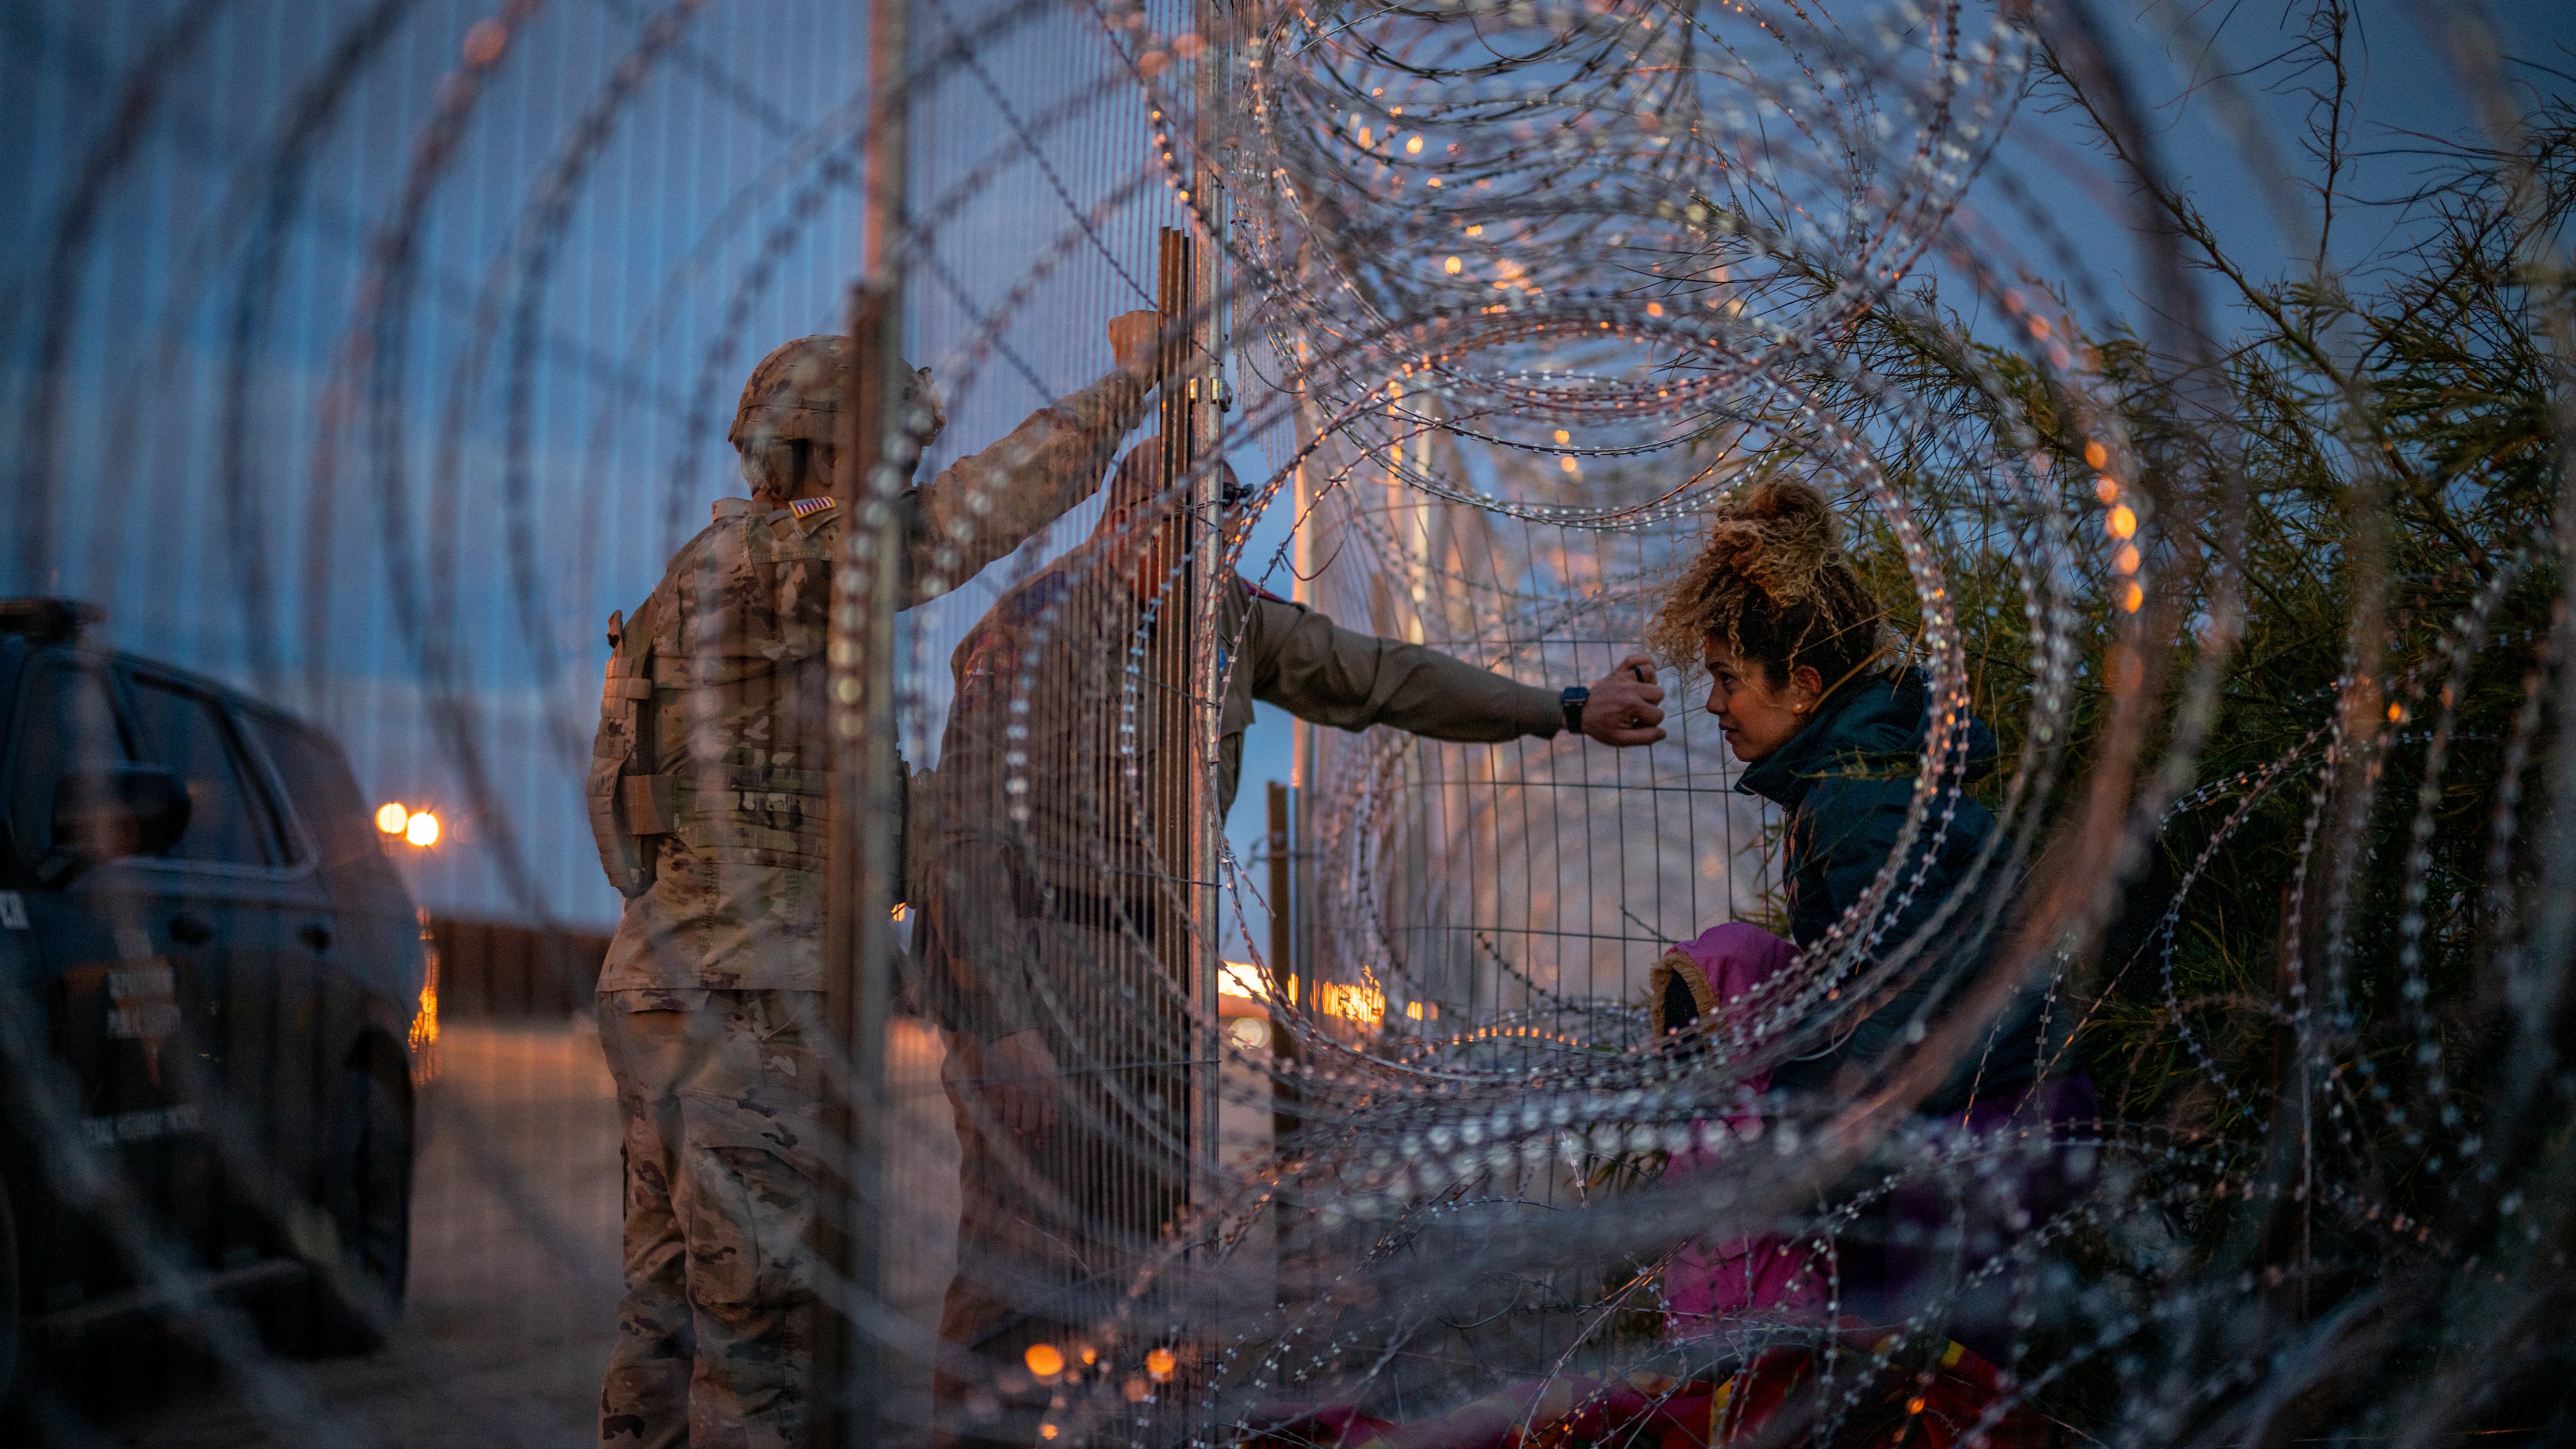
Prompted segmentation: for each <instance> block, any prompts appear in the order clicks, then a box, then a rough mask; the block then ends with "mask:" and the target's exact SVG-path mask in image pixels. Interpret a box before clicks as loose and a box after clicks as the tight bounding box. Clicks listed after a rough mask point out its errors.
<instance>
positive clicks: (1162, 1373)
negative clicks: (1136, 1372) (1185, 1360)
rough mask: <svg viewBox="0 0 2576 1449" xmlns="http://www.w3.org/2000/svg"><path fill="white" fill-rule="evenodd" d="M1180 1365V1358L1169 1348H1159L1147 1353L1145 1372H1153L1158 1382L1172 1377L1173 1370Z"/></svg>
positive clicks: (1155, 1380)
mask: <svg viewBox="0 0 2576 1449" xmlns="http://www.w3.org/2000/svg"><path fill="white" fill-rule="evenodd" d="M1180 1366H1181V1361H1180V1359H1179V1358H1178V1357H1176V1356H1174V1354H1173V1353H1172V1351H1171V1350H1170V1349H1168V1348H1158V1349H1155V1350H1154V1351H1153V1352H1151V1353H1148V1354H1146V1355H1145V1372H1147V1373H1149V1374H1152V1375H1153V1376H1154V1382H1156V1383H1158V1384H1159V1383H1162V1382H1164V1381H1166V1380H1168V1379H1170V1378H1171V1376H1172V1370H1174V1369H1176V1368H1179V1367H1180Z"/></svg>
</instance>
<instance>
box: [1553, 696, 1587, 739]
mask: <svg viewBox="0 0 2576 1449" xmlns="http://www.w3.org/2000/svg"><path fill="white" fill-rule="evenodd" d="M1591 698H1592V691H1591V690H1589V689H1586V688H1584V687H1583V686H1582V685H1580V684H1569V685H1567V686H1566V687H1565V693H1563V694H1560V695H1558V696H1557V697H1556V704H1557V708H1559V709H1562V710H1564V711H1565V727H1566V729H1567V730H1568V731H1570V732H1571V733H1574V734H1578V735H1579V734H1581V733H1583V706H1584V704H1585V702H1586V701H1588V700H1590V699H1591Z"/></svg>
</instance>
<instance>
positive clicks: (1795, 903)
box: [1735, 669, 2040, 1112]
mask: <svg viewBox="0 0 2576 1449" xmlns="http://www.w3.org/2000/svg"><path fill="white" fill-rule="evenodd" d="M1926 686H1927V681H1926V680H1925V678H1924V677H1923V674H1922V673H1921V671H1919V670H1915V669H1905V670H1901V671H1899V672H1898V673H1895V674H1893V675H1890V674H1870V675H1867V676H1865V677H1863V678H1860V679H1856V680H1854V681H1852V682H1851V683H1849V684H1846V685H1844V686H1843V687H1842V688H1840V689H1837V690H1835V691H1834V692H1833V694H1831V695H1830V696H1828V697H1827V698H1826V699H1825V701H1824V703H1823V705H1822V706H1821V708H1820V710H1819V712H1818V713H1817V716H1816V718H1815V719H1814V720H1813V721H1811V722H1810V723H1809V724H1808V725H1807V727H1806V728H1804V729H1802V730H1800V731H1799V732H1798V733H1797V734H1796V735H1794V736H1792V737H1790V739H1789V742H1788V743H1786V744H1784V745H1782V746H1781V747H1780V748H1778V749H1777V750H1774V751H1772V752H1771V753H1770V754H1769V755H1767V756H1765V757H1763V758H1762V759H1761V760H1758V761H1756V762H1755V763H1754V764H1752V765H1751V766H1749V767H1748V768H1747V769H1746V770H1745V772H1744V775H1743V778H1742V779H1740V780H1739V781H1737V782H1736V787H1735V788H1737V789H1738V790H1742V791H1744V792H1746V793H1747V794H1752V795H1759V796H1761V797H1762V798H1763V799H1765V800H1769V801H1771V802H1772V803H1773V804H1776V805H1778V806H1779V807H1780V808H1781V810H1782V811H1783V812H1785V813H1786V815H1787V822H1786V825H1787V829H1786V832H1785V838H1784V841H1783V849H1782V859H1781V875H1782V878H1783V883H1784V885H1785V886H1786V889H1787V896H1788V907H1789V934H1790V936H1791V938H1792V939H1794V940H1795V941H1796V942H1797V943H1798V945H1799V946H1800V948H1802V949H1803V948H1805V947H1809V946H1813V945H1814V944H1815V943H1816V942H1818V941H1820V940H1822V939H1824V936H1825V933H1826V932H1827V931H1828V930H1830V929H1831V928H1832V926H1833V924H1834V922H1836V921H1837V920H1839V919H1841V918H1842V915H1843V912H1844V911H1846V910H1847V909H1849V908H1850V906H1851V905H1852V903H1853V902H1855V901H1857V900H1859V899H1860V898H1861V897H1862V896H1863V895H1864V894H1866V893H1867V892H1868V890H1869V886H1870V882H1871V881H1873V880H1876V879H1877V878H1878V873H1879V871H1880V870H1881V869H1882V868H1884V867H1885V866H1886V864H1887V859H1888V856H1889V855H1890V854H1891V853H1892V852H1893V851H1894V850H1895V849H1896V842H1897V836H1898V834H1899V833H1900V832H1901V831H1902V830H1903V829H1904V826H1905V813H1906V809H1907V807H1908V806H1909V805H1910V804H1911V803H1912V801H1913V797H1914V786H1915V781H1916V779H1917V777H1918V776H1919V774H1920V772H1921V769H1922V762H1923V750H1924V747H1925V745H1926V743H1927V742H1928V739H1929V736H1930V725H1931V721H1930V717H1929V716H1928V715H1927V713H1926V712H1925V707H1926V700H1927V697H1928V690H1927V687H1926ZM1994 766H1995V736H1994V731H1993V730H1990V729H1988V728H1987V727H1986V725H1985V722H1984V721H1982V720H1978V719H1975V718H1974V717H1971V718H1970V719H1969V721H1968V729H1967V762H1966V769H1965V771H1964V772H1963V773H1964V776H1965V778H1964V780H1961V778H1960V776H1959V775H1953V776H1950V777H1949V780H1950V781H1951V782H1953V783H1949V784H1946V785H1945V787H1944V788H1943V790H1942V793H1941V794H1940V795H1938V796H1936V797H1935V798H1934V799H1933V800H1932V802H1931V808H1930V811H1929V813H1928V814H1927V815H1926V817H1925V819H1924V823H1923V829H1922V830H1921V832H1920V833H1918V834H1917V836H1916V838H1915V841H1914V845H1913V849H1912V851H1911V852H1910V855H1911V858H1910V859H1909V860H1908V861H1907V863H1906V869H1905V870H1903V871H1902V872H1900V873H1899V875H1898V877H1897V882H1898V883H1897V889H1898V890H1900V891H1903V890H1904V889H1906V887H1907V885H1908V884H1909V883H1912V882H1913V880H1914V874H1915V871H1916V869H1918V868H1919V867H1921V866H1922V864H1923V862H1924V860H1925V857H1926V855H1927V854H1928V855H1929V857H1930V862H1931V863H1930V869H1929V870H1928V871H1927V872H1926V873H1925V874H1924V875H1923V877H1922V880H1921V881H1920V883H1919V884H1913V885H1912V896H1911V898H1910V899H1908V900H1907V901H1906V902H1905V905H1904V907H1903V908H1902V909H1901V910H1899V911H1898V912H1897V914H1896V919H1895V920H1894V921H1893V922H1892V923H1890V924H1889V925H1888V926H1887V928H1886V929H1885V930H1884V931H1882V932H1880V933H1879V935H1878V937H1877V943H1876V945H1875V947H1874V948H1873V951H1872V954H1873V955H1880V954H1884V953H1886V952H1888V951H1891V950H1893V949H1895V948H1897V947H1899V946H1902V945H1903V944H1904V943H1905V942H1907V941H1909V940H1911V939H1912V938H1913V937H1914V936H1915V934H1916V933H1917V932H1918V931H1920V930H1921V929H1922V927H1923V925H1924V923H1925V922H1926V921H1928V920H1930V919H1931V917H1932V914H1933V913H1934V912H1935V911H1936V910H1938V909H1939V908H1940V906H1941V903H1942V902H1943V901H1945V900H1948V899H1949V898H1950V896H1951V895H1952V893H1953V892H1954V891H1956V890H1957V889H1958V888H1959V887H1960V885H1961V883H1962V882H1964V881H1966V880H1967V878H1968V875H1969V872H1970V871H1971V870H1973V869H1974V867H1975V864H1976V860H1977V857H1978V855H1979V854H1980V853H1981V852H1982V851H1983V850H1984V849H1985V846H1986V842H1987V841H1988V840H1989V839H1991V838H1992V837H1993V835H1994V833H1995V817H1994V812H1993V811H1991V810H1988V809H1987V808H1986V807H1985V806H1984V805H1983V804H1981V803H1979V802H1978V801H1977V799H1976V798H1975V797H1974V796H1972V795H1970V794H1968V793H1967V791H1966V789H1965V788H1964V786H1966V785H1973V784H1975V783H1976V782H1977V781H1979V780H1981V779H1983V778H1985V776H1986V775H1988V774H1990V773H1992V771H1993V770H1994ZM1945 812H1946V813H1947V816H1948V823H1947V827H1946V828H1944V827H1943V824H1942V821H1943V816H1944V814H1945ZM1936 836H1937V839H1936V838H1935V837H1936ZM2001 864H2002V862H2000V861H1998V862H1996V863H1995V865H1994V867H1990V869H1989V873H1988V874H1987V875H1986V876H1985V877H1983V878H1982V879H1981V880H1980V882H1979V884H1978V886H1977V889H1978V890H1980V891H1985V890H2000V889H2004V888H2005V887H2004V886H2003V885H2002V884H2001V883H2000V882H1999V881H1998V880H1997V878H1996V871H1997V870H1998V869H1999V868H2000V866H2001ZM1979 905H1980V902H1978V901H1975V900H1968V899H1962V900H1961V901H1960V902H1959V903H1958V905H1957V907H1956V909H1954V910H1953V911H1952V912H1951V915H1950V918H1949V921H1948V923H1947V924H1945V926H1944V927H1943V929H1942V931H1941V932H1940V933H1939V937H1938V938H1937V939H1936V941H1935V942H1933V943H1930V944H1929V945H1928V946H1927V949H1926V950H1925V951H1924V952H1923V953H1922V954H1921V955H1920V956H1918V957H1917V958H1916V960H1917V962H1918V963H1919V964H1920V966H1921V969H1920V971H1919V974H1915V975H1914V979H1913V980H1912V981H1911V982H1910V983H1909V984H1908V985H1907V986H1906V987H1905V989H1903V990H1902V991H1900V992H1898V993H1897V994H1896V995H1895V996H1893V997H1891V998H1890V999H1888V1000H1886V1001H1884V1002H1882V1003H1880V1004H1879V1005H1878V1006H1877V1008H1876V1009H1875V1010H1873V1011H1871V1012H1869V1014H1868V1015H1867V1016H1866V1017H1864V1018H1862V1019H1860V1020H1859V1021H1858V1022H1857V1023H1855V1022H1853V1021H1851V1020H1850V1019H1848V1018H1846V1019H1844V1020H1843V1021H1841V1022H1838V1023H1837V1024H1836V1027H1835V1030H1834V1033H1833V1038H1832V1040H1833V1044H1832V1045H1831V1046H1830V1047H1829V1048H1826V1049H1824V1050H1822V1051H1821V1052H1819V1053H1818V1054H1816V1055H1812V1056H1808V1057H1803V1058H1800V1059H1798V1060H1795V1061H1790V1062H1786V1063H1783V1064H1782V1065H1781V1067H1780V1068H1779V1069H1778V1070H1777V1071H1775V1072H1774V1073H1773V1074H1772V1081H1773V1083H1774V1084H1775V1085H1778V1086H1782V1087H1788V1088H1792V1089H1795V1090H1805V1091H1813V1090H1819V1089H1822V1088H1823V1087H1825V1086H1826V1085H1827V1084H1828V1083H1830V1082H1831V1081H1832V1080H1833V1077H1834V1074H1835V1072H1837V1071H1838V1070H1840V1069H1841V1067H1842V1066H1843V1064H1844V1063H1846V1062H1859V1063H1862V1064H1864V1065H1866V1064H1869V1063H1873V1062H1875V1061H1877V1060H1878V1059H1879V1058H1880V1057H1881V1056H1882V1055H1884V1054H1885V1053H1886V1052H1887V1051H1888V1050H1889V1049H1890V1048H1891V1047H1893V1046H1894V1045H1896V1043H1897V1042H1898V1040H1899V1039H1900V1038H1901V1036H1902V1035H1903V1034H1904V1033H1905V1031H1906V1029H1907V1028H1908V1027H1909V1026H1910V1025H1911V1024H1912V1023H1913V1021H1914V1019H1915V1018H1916V1017H1917V1016H1923V1017H1925V1018H1926V1025H1927V1027H1928V1026H1929V1025H1932V1024H1933V1023H1934V1022H1935V1021H1936V1020H1937V1018H1938V1015H1939V1013H1940V1011H1941V1010H1942V1009H1943V1007H1944V1006H1946V1005H1947V1004H1948V1000H1949V998H1950V997H1951V996H1952V995H1953V994H1954V991H1955V988H1956V987H1957V986H1959V985H1960V984H1961V983H1963V982H1965V981H1967V980H1969V979H1971V978H1972V977H1973V976H1974V975H1975V974H1976V972H1977V970H1978V969H1979V968H1980V967H1982V966H1983V965H1984V964H1985V962H1986V958H1987V954H1988V951H1989V949H1990V948H1991V946H1992V943H1993V935H1992V932H1991V931H1987V930H1982V929H1980V927H1981V926H1982V923H1983V922H1984V920H1985V917H1986V914H1987V913H1986V912H1985V911H1983V910H1981V909H1979V908H1978V907H1979ZM2025 998H2026V999H2025V1000H2022V1001H2017V1002H2016V1003H2015V1006H2014V1009H2013V1010H2010V1011H2007V1012H2006V1013H2004V1016H2003V1018H2002V1020H2001V1021H1999V1022H1998V1023H1997V1025H1996V1029H1995V1032H1994V1034H1993V1035H1992V1037H1991V1038H1990V1039H1989V1041H1988V1042H1987V1043H1986V1047H1985V1050H1983V1051H1982V1052H1979V1053H1974V1054H1972V1055H1971V1056H1970V1058H1969V1059H1968V1060H1967V1061H1964V1062H1962V1063H1961V1064H1960V1066H1959V1069H1958V1070H1957V1071H1956V1072H1954V1073H1953V1075H1952V1078H1951V1080H1950V1081H1949V1082H1947V1083H1945V1084H1944V1086H1943V1087H1942V1088H1941V1089H1940V1090H1939V1091H1938V1092H1936V1093H1934V1094H1933V1096H1932V1097H1931V1098H1930V1099H1928V1100H1926V1102H1925V1103H1924V1107H1925V1109H1926V1110H1927V1111H1932V1112H1942V1111H1948V1110H1952V1109H1955V1108H1956V1107H1958V1106H1959V1105H1961V1104H1962V1103H1964V1102H1965V1100H1966V1099H1967V1097H1968V1095H1969V1094H1970V1092H1971V1091H1972V1090H1973V1092H1974V1093H1975V1094H1976V1095H1977V1096H1979V1097H1988V1096H1992V1095H1994V1094H1996V1093H1998V1092H2002V1091H2008V1090H2014V1089H2017V1088H2019V1087H2022V1086H2024V1085H2027V1084H2028V1083H2029V1082H2030V1081H2031V1080H2032V1078H2033V1077H2034V1075H2035V1074H2036V1070H2037V1065H2038V1060H2039V1057H2040V1052H2039V1044H2038V1042H2037V1041H2036V1039H2035V1033H2036V1028H2037V1012H2038V1008H2039V1004H2040V1003H2039V997H2038V994H2037V993H2025Z"/></svg>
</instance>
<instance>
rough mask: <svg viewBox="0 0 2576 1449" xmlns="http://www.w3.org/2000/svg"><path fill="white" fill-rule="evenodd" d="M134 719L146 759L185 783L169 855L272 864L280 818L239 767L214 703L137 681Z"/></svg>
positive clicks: (229, 734)
mask: <svg viewBox="0 0 2576 1449" xmlns="http://www.w3.org/2000/svg"><path fill="white" fill-rule="evenodd" d="M134 722H135V724H136V726H137V727H138V729H139V731H140V733H141V735H142V738H141V739H140V740H138V741H137V742H136V743H137V744H138V745H139V746H140V748H141V753H142V755H143V758H144V759H145V760H146V761H147V762H149V763H151V764H155V765H159V766H161V767H162V768H163V769H165V770H168V771H170V772H171V773H172V774H174V775H177V776H178V777H179V779H180V781H181V782H182V783H184V784H185V785H186V786H187V787H188V807H189V808H188V833H187V834H185V835H182V836H180V837H179V843H178V845H177V846H175V847H173V848H172V849H171V851H170V858H171V859H173V860H208V861H222V862H224V863H226V864H230V865H273V864H275V863H276V861H277V859H278V855H279V852H278V848H277V842H278V834H277V825H276V822H275V820H274V819H273V818H271V816H270V815H269V813H268V808H267V802H266V800H265V799H264V798H262V796H261V795H260V793H259V791H258V789H257V787H256V786H255V785H254V784H253V783H252V780H251V777H250V774H249V772H248V771H247V770H245V769H244V768H243V765H242V760H241V756H240V754H239V752H238V751H237V750H236V749H235V748H234V746H233V742H232V730H231V729H230V728H228V727H227V726H226V725H225V723H224V718H223V715H222V713H221V711H220V710H218V709H217V708H216V706H215V702H214V701H213V700H211V699H209V698H207V697H206V696H204V695H202V694H198V693H196V692H195V691H193V690H185V689H178V688H174V687H172V686H170V685H167V684H163V683H160V682H159V681H157V680H151V679H139V678H138V679H136V680H135V681H134Z"/></svg>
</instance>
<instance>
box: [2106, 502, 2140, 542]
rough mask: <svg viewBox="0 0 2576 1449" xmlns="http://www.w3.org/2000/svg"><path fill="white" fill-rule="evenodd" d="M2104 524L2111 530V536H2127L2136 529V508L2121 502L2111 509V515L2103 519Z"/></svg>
mask: <svg viewBox="0 0 2576 1449" xmlns="http://www.w3.org/2000/svg"><path fill="white" fill-rule="evenodd" d="M2104 526H2105V527H2107V528H2109V529H2110V530H2111V536H2112V537H2113V538H2127V537H2129V536H2130V535H2131V534H2134V533H2136V532H2137V531H2138V514H2137V510H2135V509H2133V508H2131V507H2130V506H2129V505H2127V504H2125V503H2123V504H2121V505H2120V506H2119V507H2117V508H2114V509H2112V510H2111V516H2110V518H2108V519H2107V520H2105V521H2104Z"/></svg>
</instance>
